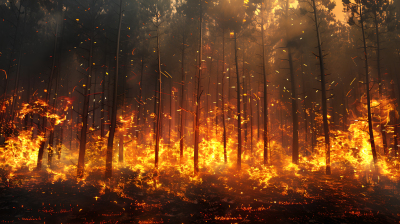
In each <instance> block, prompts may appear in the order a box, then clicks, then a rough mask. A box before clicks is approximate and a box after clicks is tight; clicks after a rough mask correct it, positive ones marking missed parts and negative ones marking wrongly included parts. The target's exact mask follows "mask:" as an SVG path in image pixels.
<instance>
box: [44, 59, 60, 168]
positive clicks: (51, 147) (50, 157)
mask: <svg viewBox="0 0 400 224" xmlns="http://www.w3.org/2000/svg"><path fill="white" fill-rule="evenodd" d="M57 69H58V66H57ZM58 75H59V74H58ZM59 78H60V77H57V78H56V88H55V91H54V98H53V108H54V109H55V110H56V109H57V94H58V85H59V83H58V79H59ZM51 126H52V127H51V129H50V138H49V145H48V153H47V163H48V164H47V167H49V168H51V166H52V160H53V154H54V132H55V130H56V124H54V119H52V122H51ZM57 147H58V146H57V142H56V149H57Z"/></svg>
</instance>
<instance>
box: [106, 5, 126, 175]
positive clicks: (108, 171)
mask: <svg viewBox="0 0 400 224" xmlns="http://www.w3.org/2000/svg"><path fill="white" fill-rule="evenodd" d="M121 26H122V0H120V2H119V24H118V35H117V51H116V54H115V56H116V65H115V76H114V89H113V105H112V116H111V126H110V133H109V136H108V144H107V154H106V173H105V177H106V178H111V176H112V157H113V156H112V154H113V147H114V136H115V129H116V127H117V103H118V102H117V101H118V75H119V74H118V73H119V49H120V40H121Z"/></svg>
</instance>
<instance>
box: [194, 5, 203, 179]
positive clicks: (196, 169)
mask: <svg viewBox="0 0 400 224" xmlns="http://www.w3.org/2000/svg"><path fill="white" fill-rule="evenodd" d="M202 23H203V9H202V0H200V24H199V30H200V46H199V76H198V77H197V95H196V125H195V131H194V174H195V175H197V174H198V173H199V143H200V102H201V94H202V93H203V91H202V90H201V89H200V88H201V84H200V82H201V73H202V67H201V65H202V61H203V33H202Z"/></svg>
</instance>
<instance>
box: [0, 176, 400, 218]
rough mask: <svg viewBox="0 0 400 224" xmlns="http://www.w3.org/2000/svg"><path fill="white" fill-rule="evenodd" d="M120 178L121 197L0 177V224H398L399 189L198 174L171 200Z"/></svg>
mask: <svg viewBox="0 0 400 224" xmlns="http://www.w3.org/2000/svg"><path fill="white" fill-rule="evenodd" d="M121 173H123V174H121V175H120V176H119V177H118V178H119V181H116V182H119V183H116V185H114V186H118V187H117V188H118V189H122V193H121V191H117V192H116V191H113V190H104V188H105V187H104V186H105V185H104V182H103V183H100V182H98V183H97V184H88V183H83V182H77V181H76V180H75V181H73V180H64V181H61V180H59V181H55V182H52V181H46V180H47V179H48V178H49V176H46V175H48V174H46V173H44V172H42V173H38V172H32V173H31V174H30V175H27V174H26V173H25V174H20V175H18V174H17V175H15V176H14V177H13V179H9V180H7V179H5V178H4V176H3V179H2V182H1V183H0V223H65V224H66V223H400V184H399V183H393V182H391V181H389V180H385V178H380V180H379V181H377V180H376V181H377V182H375V181H372V178H366V177H365V176H364V177H357V178H356V177H354V174H348V175H343V174H342V175H335V174H333V175H330V176H327V175H323V174H322V173H318V172H317V173H303V174H301V175H296V176H283V177H282V176H280V177H275V178H272V179H271V180H270V181H269V184H268V185H267V186H264V187H257V185H254V184H255V182H253V181H251V180H248V179H246V178H244V177H240V176H236V177H231V178H226V179H224V181H221V178H220V177H219V176H218V175H209V174H201V178H202V179H201V180H202V181H201V182H194V183H189V184H186V185H185V186H184V187H182V186H180V187H177V188H179V189H180V190H179V192H176V191H174V190H171V189H172V187H171V188H160V189H152V190H149V189H146V187H144V186H139V187H138V185H137V183H136V184H134V183H135V182H134V181H127V180H129V179H130V180H134V179H135V178H136V176H135V175H136V174H135V173H134V172H129V171H124V170H122V171H121ZM361 176H362V175H361ZM368 179H369V180H368ZM174 180H175V179H174V177H167V176H160V177H159V180H158V181H159V182H160V183H162V184H163V185H165V186H174V183H172V182H174ZM93 183H94V182H93ZM178 185H179V184H178Z"/></svg>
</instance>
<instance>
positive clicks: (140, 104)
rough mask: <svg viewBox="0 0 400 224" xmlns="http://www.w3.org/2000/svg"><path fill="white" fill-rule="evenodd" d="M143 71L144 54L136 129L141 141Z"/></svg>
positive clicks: (142, 63) (142, 65)
mask: <svg viewBox="0 0 400 224" xmlns="http://www.w3.org/2000/svg"><path fill="white" fill-rule="evenodd" d="M143 71H144V56H142V60H141V69H140V83H139V100H138V104H139V106H138V115H137V121H136V130H135V132H136V133H135V135H136V141H139V131H138V129H139V128H140V121H141V118H140V115H141V113H142V108H141V106H142V104H143V100H142V98H143V97H142V91H143V89H142V85H143Z"/></svg>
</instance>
